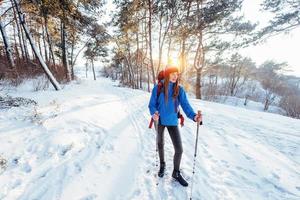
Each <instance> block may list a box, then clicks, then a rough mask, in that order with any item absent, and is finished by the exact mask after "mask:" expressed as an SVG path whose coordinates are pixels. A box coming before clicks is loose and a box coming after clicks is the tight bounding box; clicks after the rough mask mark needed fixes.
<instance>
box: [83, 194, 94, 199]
mask: <svg viewBox="0 0 300 200" xmlns="http://www.w3.org/2000/svg"><path fill="white" fill-rule="evenodd" d="M97 197H98V196H97V195H96V194H90V195H87V196H85V197H82V198H81V199H80V200H94V199H96V198H97Z"/></svg>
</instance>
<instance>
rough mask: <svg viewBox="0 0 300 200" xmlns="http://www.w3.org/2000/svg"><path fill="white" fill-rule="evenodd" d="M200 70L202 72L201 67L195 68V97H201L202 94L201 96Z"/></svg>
mask: <svg viewBox="0 0 300 200" xmlns="http://www.w3.org/2000/svg"><path fill="white" fill-rule="evenodd" d="M201 72H202V69H201V68H198V69H197V70H196V99H202V96H201Z"/></svg>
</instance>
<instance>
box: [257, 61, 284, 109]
mask: <svg viewBox="0 0 300 200" xmlns="http://www.w3.org/2000/svg"><path fill="white" fill-rule="evenodd" d="M285 66H286V63H275V62H274V61H266V62H264V63H263V64H262V65H261V66H260V67H259V78H260V83H261V85H262V87H263V89H264V90H265V97H264V111H267V110H268V109H269V106H270V105H271V104H272V103H273V102H274V100H275V99H276V97H277V95H278V94H279V93H280V92H281V91H282V90H283V89H282V86H283V84H282V81H281V79H280V77H279V75H278V74H277V73H278V71H280V70H282V69H283V68H284V67H285Z"/></svg>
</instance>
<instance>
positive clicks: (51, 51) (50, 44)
mask: <svg viewBox="0 0 300 200" xmlns="http://www.w3.org/2000/svg"><path fill="white" fill-rule="evenodd" d="M44 22H45V32H46V36H47V42H48V45H49V51H50V55H51V59H52V64H53V65H54V67H55V57H54V53H53V47H52V41H51V38H50V34H49V31H48V18H47V16H44Z"/></svg>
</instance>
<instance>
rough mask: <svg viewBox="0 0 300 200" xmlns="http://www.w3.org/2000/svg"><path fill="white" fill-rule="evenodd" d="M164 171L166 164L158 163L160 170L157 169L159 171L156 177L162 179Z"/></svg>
mask: <svg viewBox="0 0 300 200" xmlns="http://www.w3.org/2000/svg"><path fill="white" fill-rule="evenodd" d="M165 169H166V163H165V162H163V163H160V168H159V171H158V176H159V177H163V176H164V175H165Z"/></svg>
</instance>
